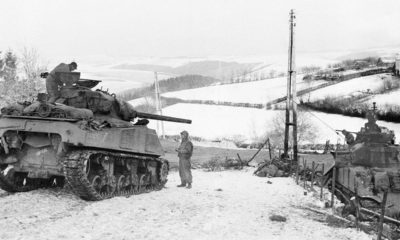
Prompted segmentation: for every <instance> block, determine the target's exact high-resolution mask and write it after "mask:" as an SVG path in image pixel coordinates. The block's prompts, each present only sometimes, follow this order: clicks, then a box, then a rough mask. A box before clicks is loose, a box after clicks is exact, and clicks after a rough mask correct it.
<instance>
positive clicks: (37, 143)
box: [0, 72, 191, 201]
mask: <svg viewBox="0 0 400 240" xmlns="http://www.w3.org/2000/svg"><path fill="white" fill-rule="evenodd" d="M57 79H58V80H59V81H60V82H61V83H62V87H61V89H60V97H59V98H58V99H57V101H56V102H55V103H49V102H48V101H47V94H39V95H38V99H37V101H35V102H32V103H30V102H24V103H17V104H13V105H10V106H7V107H5V108H3V109H1V115H0V139H1V141H0V143H1V145H0V170H1V172H0V188H2V189H3V190H5V191H7V192H24V191H30V190H33V189H37V188H50V187H54V186H55V187H61V186H63V185H64V182H66V183H68V184H69V186H70V187H71V188H72V190H73V192H74V193H75V194H77V195H78V196H79V197H81V198H83V199H85V200H94V201H96V200H102V199H107V198H111V197H113V196H118V195H132V194H138V193H142V192H149V191H152V190H160V189H161V188H162V187H163V186H164V185H165V183H166V182H167V175H168V170H169V165H168V161H167V160H165V159H163V158H162V156H163V155H164V151H163V149H162V146H161V143H160V141H159V139H158V136H157V133H156V131H155V130H153V129H149V128H148V127H147V126H146V125H147V123H148V122H149V121H148V120H147V119H156V120H162V121H172V122H180V123H191V120H187V119H181V118H174V117H167V116H160V115H154V114H148V113H141V112H137V111H135V110H134V109H133V107H132V106H131V105H130V104H128V103H127V102H125V101H121V100H118V99H117V98H116V96H115V94H109V93H108V92H107V91H102V90H96V91H94V90H92V88H94V87H95V86H96V85H97V84H98V83H99V82H100V81H96V80H84V79H80V73H79V72H71V73H57Z"/></svg>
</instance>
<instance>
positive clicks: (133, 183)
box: [129, 174, 139, 194]
mask: <svg viewBox="0 0 400 240" xmlns="http://www.w3.org/2000/svg"><path fill="white" fill-rule="evenodd" d="M129 180H130V192H131V193H132V194H138V193H139V177H138V175H137V174H131V176H130V179H129Z"/></svg>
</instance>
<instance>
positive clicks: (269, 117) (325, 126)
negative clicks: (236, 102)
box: [149, 103, 400, 143]
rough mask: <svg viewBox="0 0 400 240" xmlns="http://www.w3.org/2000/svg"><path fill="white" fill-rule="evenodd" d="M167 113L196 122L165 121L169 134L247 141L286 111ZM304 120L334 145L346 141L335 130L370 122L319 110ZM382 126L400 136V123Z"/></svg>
mask: <svg viewBox="0 0 400 240" xmlns="http://www.w3.org/2000/svg"><path fill="white" fill-rule="evenodd" d="M163 114H164V115H167V116H174V117H181V118H188V119H191V120H193V122H192V124H180V123H171V122H164V131H165V134H167V135H176V134H179V133H180V132H181V131H182V130H184V129H185V130H188V131H189V133H190V134H191V135H193V136H198V137H203V138H205V139H222V138H227V139H234V138H236V137H237V136H243V137H244V138H245V139H247V140H251V139H252V140H254V139H257V138H260V137H263V136H264V135H265V133H266V132H267V131H268V130H271V129H272V124H273V120H274V118H276V117H277V116H278V115H282V114H283V111H280V110H277V111H275V110H265V109H255V108H243V107H230V106H217V105H205V104H184V103H179V104H175V105H172V106H169V107H166V108H164V109H163ZM304 118H306V119H309V121H310V122H311V123H312V125H313V126H314V127H315V131H316V133H317V137H316V139H314V141H315V143H325V141H326V140H330V141H331V143H336V142H337V141H338V140H340V141H341V142H343V140H344V138H343V136H342V135H337V134H336V133H335V131H334V130H335V129H340V130H342V129H347V130H349V131H354V132H357V131H359V130H360V128H361V127H363V126H364V123H365V122H366V119H362V118H355V117H346V116H342V115H338V114H327V113H321V112H315V111H312V112H304ZM282 121H284V118H282ZM378 124H379V125H380V126H384V127H387V128H389V129H391V130H394V132H395V134H396V136H400V124H396V123H389V122H384V121H378ZM149 127H151V128H154V129H157V121H150V124H149Z"/></svg>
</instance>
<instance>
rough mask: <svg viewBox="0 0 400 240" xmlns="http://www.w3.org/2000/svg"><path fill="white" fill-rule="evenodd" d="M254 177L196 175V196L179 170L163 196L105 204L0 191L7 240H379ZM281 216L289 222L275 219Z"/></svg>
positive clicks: (294, 191) (285, 184)
mask: <svg viewBox="0 0 400 240" xmlns="http://www.w3.org/2000/svg"><path fill="white" fill-rule="evenodd" d="M252 171H253V169H250V170H247V171H246V170H245V171H240V172H239V171H224V172H203V171H201V170H194V171H193V178H194V184H193V188H192V189H190V190H188V189H182V188H177V187H176V185H177V184H178V183H179V176H178V173H177V172H172V173H171V174H170V176H169V182H168V183H167V185H166V188H165V189H163V190H162V191H158V192H152V193H148V194H141V195H138V196H133V197H130V198H126V197H117V198H113V199H109V200H104V201H101V202H85V201H83V200H80V199H78V198H77V197H75V196H73V195H72V194H70V193H66V192H56V191H51V190H37V191H33V192H27V193H17V194H13V195H8V196H7V194H5V193H4V192H2V191H0V206H1V207H0V229H1V231H0V239H7V240H13V239H24V240H25V239H74V240H75V239H105V240H107V239H271V240H273V239H282V240H286V239H301V240H307V239H310V240H315V239H324V240H330V239H332V240H333V239H338V240H339V239H340V240H342V239H352V240H355V239H372V238H373V237H372V236H370V235H367V234H365V233H362V232H357V231H356V230H355V229H344V228H333V227H330V226H328V225H327V224H326V223H324V222H323V220H324V218H323V216H322V218H321V216H319V215H318V214H316V213H315V212H312V211H309V210H306V209H304V207H309V208H314V209H317V210H319V211H328V210H324V209H323V208H321V206H323V205H324V204H323V203H322V202H320V201H319V200H316V199H315V198H313V197H312V196H311V194H309V195H307V196H304V194H303V189H302V188H301V187H300V186H297V185H296V184H295V183H294V181H293V180H292V179H291V178H274V179H269V178H258V177H255V176H253V175H252ZM268 181H270V182H271V184H268V183H267V182H268ZM274 214H277V215H281V216H284V217H286V218H287V221H286V222H274V221H271V220H270V219H269V217H270V216H271V215H274ZM321 220H322V221H321Z"/></svg>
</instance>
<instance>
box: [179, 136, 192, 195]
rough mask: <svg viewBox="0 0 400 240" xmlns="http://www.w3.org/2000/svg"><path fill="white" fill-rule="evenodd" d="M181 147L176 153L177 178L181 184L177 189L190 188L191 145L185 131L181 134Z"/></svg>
mask: <svg viewBox="0 0 400 240" xmlns="http://www.w3.org/2000/svg"><path fill="white" fill-rule="evenodd" d="M181 139H182V141H181V145H180V146H179V148H178V149H176V151H177V152H178V157H179V176H180V177H181V184H180V185H178V187H185V186H186V184H187V186H186V187H187V188H192V171H191V170H190V168H191V163H190V157H191V156H192V153H193V144H192V142H191V141H189V133H188V132H187V131H183V132H181Z"/></svg>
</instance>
